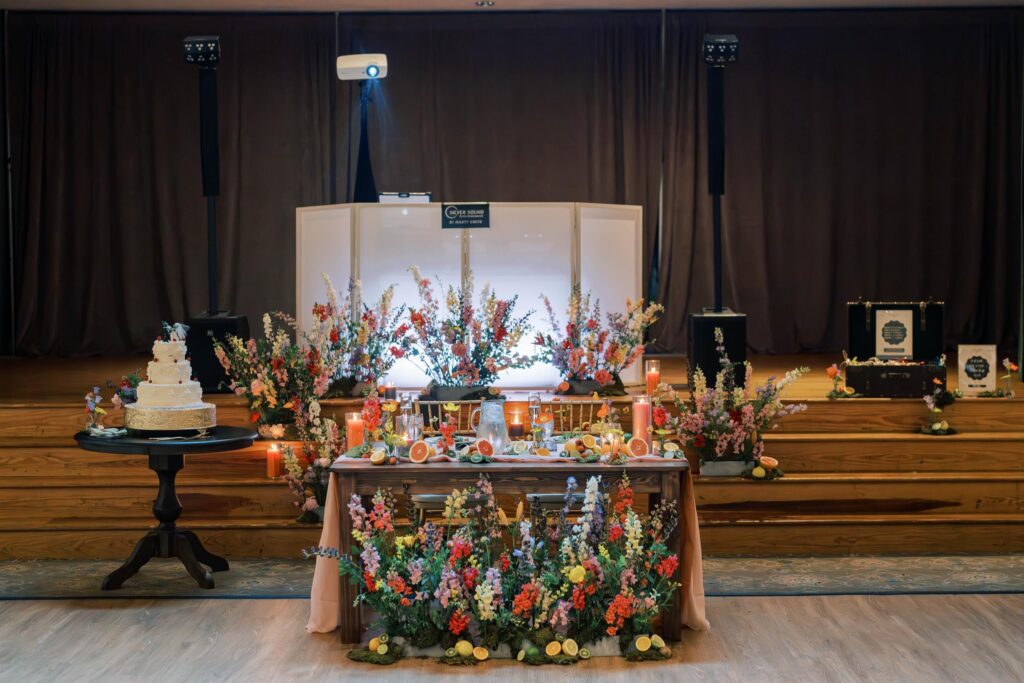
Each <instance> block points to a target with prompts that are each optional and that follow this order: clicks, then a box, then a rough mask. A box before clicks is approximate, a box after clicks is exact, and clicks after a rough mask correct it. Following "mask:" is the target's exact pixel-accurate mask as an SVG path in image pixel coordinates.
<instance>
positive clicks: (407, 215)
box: [357, 204, 462, 388]
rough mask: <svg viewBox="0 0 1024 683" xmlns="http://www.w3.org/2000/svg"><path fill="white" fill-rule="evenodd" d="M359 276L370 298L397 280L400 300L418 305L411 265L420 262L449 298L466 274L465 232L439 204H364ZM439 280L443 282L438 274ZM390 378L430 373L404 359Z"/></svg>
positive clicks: (418, 379)
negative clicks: (452, 225)
mask: <svg viewBox="0 0 1024 683" xmlns="http://www.w3.org/2000/svg"><path fill="white" fill-rule="evenodd" d="M357 223H358V225H359V228H358V238H357V239H358V241H359V278H360V280H361V281H362V283H363V293H364V296H365V298H366V300H367V302H372V301H374V300H376V299H377V297H379V296H380V294H381V292H382V291H384V288H385V287H387V286H388V285H390V284H397V285H398V286H397V287H396V288H395V299H394V301H395V303H396V305H397V304H401V303H405V304H407V305H409V306H418V305H419V296H418V294H417V291H416V285H415V283H414V282H413V278H412V274H411V273H410V272H409V267H410V266H413V265H416V266H419V267H420V270H421V271H423V275H424V276H425V277H428V278H431V279H432V280H434V284H435V291H436V293H437V296H438V297H439V298H440V302H441V304H443V303H444V292H445V290H446V289H447V287H448V285H453V286H458V285H459V283H460V282H461V279H462V231H461V230H442V229H441V211H440V210H439V208H438V205H437V204H433V205H430V204H427V205H422V206H388V205H381V206H361V207H359V210H358V214H357ZM435 278H439V279H440V282H441V284H440V286H438V285H437V279H435ZM387 379H388V381H389V382H392V383H394V384H395V385H396V386H399V387H409V388H412V387H423V386H426V384H427V382H428V381H429V380H428V379H427V377H426V375H424V374H423V372H421V371H420V369H419V368H418V367H417V366H416V365H415V364H414V362H413V361H411V360H409V359H402V360H399V361H398V362H397V363H395V366H394V367H393V368H392V369H391V372H390V373H388V378H387Z"/></svg>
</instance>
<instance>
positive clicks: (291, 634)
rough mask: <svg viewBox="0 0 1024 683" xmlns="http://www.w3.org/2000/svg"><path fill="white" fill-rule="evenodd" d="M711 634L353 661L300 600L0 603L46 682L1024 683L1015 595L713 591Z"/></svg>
mask: <svg viewBox="0 0 1024 683" xmlns="http://www.w3.org/2000/svg"><path fill="white" fill-rule="evenodd" d="M707 611H708V619H709V620H710V621H711V630H710V631H704V632H695V631H689V630H686V631H684V632H683V639H682V643H681V644H678V645H674V646H673V657H672V659H671V660H669V661H667V662H649V663H644V664H632V665H631V664H627V663H626V662H625V661H624V660H622V659H619V658H617V657H600V658H594V659H591V660H590V661H586V662H580V663H578V664H576V665H575V666H572V667H569V668H568V670H566V669H560V668H558V667H552V666H549V667H539V668H537V667H529V666H524V665H522V664H517V663H515V662H512V661H508V660H505V661H490V662H486V663H485V664H483V665H480V666H476V667H445V666H442V665H440V664H437V663H435V662H434V661H432V660H429V659H411V660H406V661H404V662H401V663H399V664H397V665H395V666H393V667H375V666H372V665H369V664H356V663H354V662H351V661H349V660H348V659H347V658H346V657H345V652H346V650H345V649H344V648H343V647H342V646H341V645H340V644H339V643H338V639H337V636H336V635H335V634H316V635H307V634H306V632H305V630H304V628H303V627H304V625H305V623H306V618H307V616H308V613H309V601H308V600H163V601H160V600H82V601H62V600H46V601H8V602H3V603H0V679H2V680H4V681H18V682H19V683H36V682H39V683H43V682H49V681H140V680H153V681H183V682H184V681H190V682H196V683H201V682H205V681H213V680H216V681H245V682H247V683H249V682H257V683H262V682H263V681H300V680H302V681H337V680H344V681H367V682H368V683H370V682H378V681H398V680H400V681H408V682H410V683H418V682H419V681H435V680H446V681H448V680H465V681H478V680H479V681H495V682H500V683H506V682H508V683H511V682H514V681H530V682H534V681H549V680H550V681H554V680H563V679H565V678H566V677H569V678H573V679H580V680H586V681H592V682H601V683H604V682H605V681H616V682H622V683H627V682H629V683H655V682H660V681H664V682H665V683H674V682H676V681H708V682H719V681H721V682H731V683H733V682H734V683H747V682H755V681H756V682H757V683H775V682H780V683H781V682H786V683H789V682H792V681H851V682H853V681H863V682H875V681H877V682H879V683H882V682H884V683H891V682H894V681H900V682H901V683H917V682H928V683H931V682H933V681H973V682H977V683H990V682H991V683H1003V682H1008V681H1021V680H1024V657H1022V656H1021V651H1022V648H1024V620H1022V619H1021V618H1020V615H1021V614H1024V595H917V596H909V595H908V596H828V597H781V598H710V599H708V602H707Z"/></svg>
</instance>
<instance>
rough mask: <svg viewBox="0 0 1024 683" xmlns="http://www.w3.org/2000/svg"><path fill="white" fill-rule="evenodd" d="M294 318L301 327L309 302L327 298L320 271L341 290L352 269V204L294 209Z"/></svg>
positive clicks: (309, 321) (307, 322) (308, 312)
mask: <svg viewBox="0 0 1024 683" xmlns="http://www.w3.org/2000/svg"><path fill="white" fill-rule="evenodd" d="M295 223H296V228H295V259H296V262H295V318H296V320H298V321H299V324H300V325H302V326H303V328H305V329H309V326H310V325H311V324H312V322H313V304H314V303H316V302H324V301H327V289H326V288H325V287H324V280H323V276H322V275H321V274H322V273H327V274H328V275H330V276H331V280H333V282H334V286H335V288H337V289H338V290H339V291H344V289H345V287H347V286H348V280H349V277H351V273H352V270H351V269H352V207H350V206H348V205H337V206H308V207H302V208H299V209H296V211H295Z"/></svg>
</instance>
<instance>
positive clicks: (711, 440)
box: [665, 327, 810, 478]
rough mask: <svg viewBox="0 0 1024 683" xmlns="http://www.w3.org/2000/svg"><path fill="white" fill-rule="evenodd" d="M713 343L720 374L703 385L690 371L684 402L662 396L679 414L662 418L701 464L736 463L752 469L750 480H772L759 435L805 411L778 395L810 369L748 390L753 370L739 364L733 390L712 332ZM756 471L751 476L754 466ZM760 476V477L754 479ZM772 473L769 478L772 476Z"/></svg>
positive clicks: (698, 373)
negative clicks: (740, 370) (739, 383)
mask: <svg viewBox="0 0 1024 683" xmlns="http://www.w3.org/2000/svg"><path fill="white" fill-rule="evenodd" d="M715 344H716V348H717V351H718V356H719V366H720V368H721V369H720V370H719V371H718V374H717V376H716V378H715V386H714V387H709V386H708V383H707V379H706V378H705V377H704V373H703V371H702V370H701V369H700V368H697V369H696V370H695V371H694V373H693V386H692V388H691V392H690V396H689V398H688V399H684V398H681V397H680V396H679V395H678V394H676V393H675V392H669V393H668V394H667V396H668V397H670V398H671V400H672V401H673V402H674V403H675V405H676V408H677V409H678V411H679V416H678V417H676V418H671V419H669V418H667V417H666V418H665V421H666V423H667V424H671V425H672V429H674V430H676V431H678V433H679V437H680V439H681V440H682V441H683V443H684V445H686V446H689V447H690V448H692V449H693V450H694V451H695V452H696V453H697V454H698V455H699V456H700V458H701V461H702V462H713V461H717V460H722V461H726V460H741V461H744V462H747V463H749V464H750V465H751V467H752V468H753V469H752V471H754V472H755V477H756V478H772V476H771V474H770V473H772V472H773V471H774V470H776V468H777V465H778V463H777V461H776V460H775V459H774V458H768V459H767V460H766V459H765V458H767V456H765V455H764V440H763V438H762V435H763V434H764V433H765V432H766V431H768V430H770V429H774V428H775V427H776V426H777V425H778V422H779V420H781V419H782V418H784V417H786V416H787V415H792V414H794V413H798V412H801V411H803V410H806V409H807V406H806V405H805V404H802V403H799V404H788V405H787V404H784V403H783V402H782V392H783V391H784V390H785V388H786V387H787V386H789V385H790V384H791V383H793V382H794V381H795V380H797V379H798V378H799V377H801V376H802V375H804V374H806V373H807V372H809V371H810V369H809V368H806V367H801V368H795V369H793V370H790V371H789V372H787V373H786V374H785V376H784V377H783V378H782V379H781V380H776V379H775V378H774V377H769V378H768V380H767V381H765V383H764V384H762V385H761V386H754V368H753V366H752V365H751V364H750V363H749V362H745V363H743V364H742V367H743V371H744V373H745V375H744V377H745V381H744V386H743V387H738V386H736V368H737V367H738V364H734V363H732V362H731V361H730V360H729V356H728V355H727V354H726V352H725V337H724V336H723V334H722V330H721V328H718V327H716V328H715ZM758 467H761V471H760V472H757V470H756V468H758ZM757 474H761V475H762V476H761V477H757ZM778 474H779V473H778V472H775V475H778Z"/></svg>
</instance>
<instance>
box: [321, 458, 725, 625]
mask: <svg viewBox="0 0 1024 683" xmlns="http://www.w3.org/2000/svg"><path fill="white" fill-rule="evenodd" d="M694 500H695V499H694V496H693V479H692V477H687V478H686V491H685V492H684V495H683V518H682V519H681V520H679V533H682V534H686V554H685V556H684V557H682V558H680V563H681V566H682V572H683V573H682V584H683V585H682V589H681V590H682V591H683V625H684V626H688V627H690V628H692V629H694V630H695V631H706V630H707V629H709V628H710V625H709V624H708V620H707V618H706V617H705V615H704V568H703V562H702V559H701V550H700V529H699V528H698V526H697V505H696V503H695V502H694ZM343 509H344V507H343V506H342V505H341V504H340V501H339V500H338V477H337V475H335V474H332V475H331V481H330V484H329V485H328V489H327V509H326V510H325V511H324V528H323V531H322V532H321V534H320V546H321V547H323V548H339V547H341V546H340V541H341V514H342V510H343ZM309 598H310V599H309V622H308V623H307V624H306V631H308V632H309V633H328V632H330V631H333V630H334V629H336V628H337V627H338V623H339V621H340V617H341V579H340V578H339V577H338V561H337V560H332V559H329V558H325V557H318V558H317V559H316V570H315V571H314V573H313V588H312V590H311V592H310V596H309Z"/></svg>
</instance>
